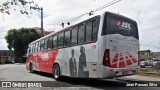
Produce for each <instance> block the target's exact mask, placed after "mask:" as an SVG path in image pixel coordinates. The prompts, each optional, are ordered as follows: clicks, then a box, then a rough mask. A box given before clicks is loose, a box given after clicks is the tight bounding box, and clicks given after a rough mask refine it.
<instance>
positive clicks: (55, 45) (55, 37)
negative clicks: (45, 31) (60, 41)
mask: <svg viewBox="0 0 160 90" xmlns="http://www.w3.org/2000/svg"><path fill="white" fill-rule="evenodd" d="M55 48H57V35H55V36H54V37H53V49H55Z"/></svg>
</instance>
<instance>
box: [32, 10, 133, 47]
mask: <svg viewBox="0 0 160 90" xmlns="http://www.w3.org/2000/svg"><path fill="white" fill-rule="evenodd" d="M105 14H112V15H115V16H120V17H122V18H125V19H128V20H131V21H134V20H132V19H130V18H128V17H126V16H123V15H120V14H116V13H112V12H108V11H104V12H99V13H96V14H94V15H91V16H89V15H88V16H86V17H85V18H82V19H81V20H79V21H77V22H75V23H74V25H75V24H78V23H80V22H83V21H85V20H87V19H90V18H93V17H95V16H97V15H100V16H103V15H105ZM134 22H135V21H134ZM72 26H73V25H69V26H67V27H65V28H62V29H59V30H56V31H55V32H52V33H50V34H48V35H46V36H44V37H41V38H39V39H37V40H35V41H33V42H31V43H30V44H29V45H31V44H34V43H36V42H39V41H41V40H43V39H46V38H47V37H49V36H52V35H55V34H57V33H59V32H61V31H64V30H66V29H67V28H70V27H72Z"/></svg>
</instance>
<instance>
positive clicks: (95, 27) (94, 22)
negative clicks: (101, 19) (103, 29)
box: [92, 20, 98, 41]
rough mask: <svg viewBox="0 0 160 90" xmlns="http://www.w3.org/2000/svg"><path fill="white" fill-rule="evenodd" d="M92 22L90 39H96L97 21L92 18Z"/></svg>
mask: <svg viewBox="0 0 160 90" xmlns="http://www.w3.org/2000/svg"><path fill="white" fill-rule="evenodd" d="M92 23H93V33H92V41H96V40H97V35H98V23H97V21H96V20H93V21H92Z"/></svg>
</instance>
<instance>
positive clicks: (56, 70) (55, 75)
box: [53, 64, 61, 81]
mask: <svg viewBox="0 0 160 90" xmlns="http://www.w3.org/2000/svg"><path fill="white" fill-rule="evenodd" d="M53 78H54V79H55V80H57V81H59V80H60V79H61V76H60V66H59V65H58V64H55V65H54V67H53Z"/></svg>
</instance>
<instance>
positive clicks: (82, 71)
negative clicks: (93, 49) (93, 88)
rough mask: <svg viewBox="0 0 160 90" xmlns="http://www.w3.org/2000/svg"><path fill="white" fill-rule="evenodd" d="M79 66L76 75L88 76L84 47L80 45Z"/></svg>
mask: <svg viewBox="0 0 160 90" xmlns="http://www.w3.org/2000/svg"><path fill="white" fill-rule="evenodd" d="M80 53H81V55H80V57H79V68H78V77H89V71H87V64H86V54H85V48H84V47H83V46H81V47H80Z"/></svg>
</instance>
